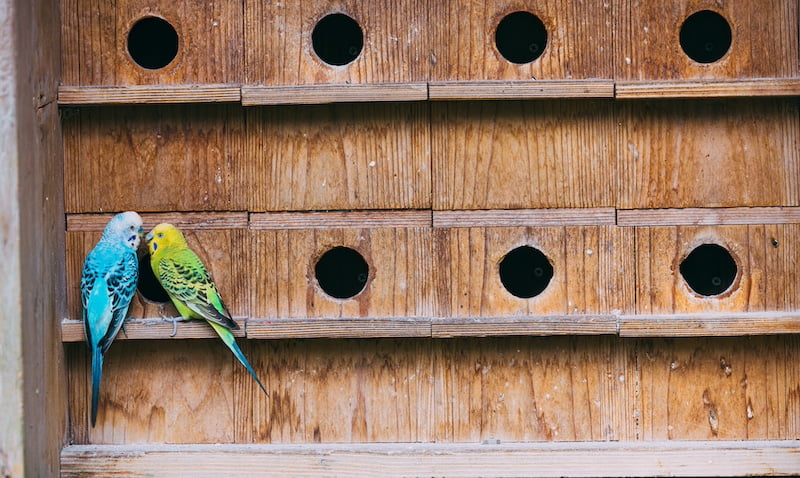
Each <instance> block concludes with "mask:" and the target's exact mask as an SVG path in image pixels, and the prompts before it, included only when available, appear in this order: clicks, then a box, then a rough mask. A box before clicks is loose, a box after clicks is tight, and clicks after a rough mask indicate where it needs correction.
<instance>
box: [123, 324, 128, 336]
mask: <svg viewBox="0 0 800 478" xmlns="http://www.w3.org/2000/svg"><path fill="white" fill-rule="evenodd" d="M122 333H123V334H124V335H125V338H126V339H127V338H128V331H127V330H125V322H124V321H123V322H122Z"/></svg>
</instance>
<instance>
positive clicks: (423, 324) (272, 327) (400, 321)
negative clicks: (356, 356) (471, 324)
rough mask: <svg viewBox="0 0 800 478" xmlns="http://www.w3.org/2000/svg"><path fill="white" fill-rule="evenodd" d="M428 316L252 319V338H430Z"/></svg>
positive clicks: (248, 334)
mask: <svg viewBox="0 0 800 478" xmlns="http://www.w3.org/2000/svg"><path fill="white" fill-rule="evenodd" d="M430 336H431V320H430V318H427V317H385V318H361V319H351V318H330V319H326V318H301V319H249V320H248V321H247V337H248V338H250V339H287V338H289V339H302V338H359V337H370V338H379V337H430Z"/></svg>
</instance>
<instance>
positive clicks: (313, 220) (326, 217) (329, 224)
mask: <svg viewBox="0 0 800 478" xmlns="http://www.w3.org/2000/svg"><path fill="white" fill-rule="evenodd" d="M430 225H431V211H422V210H410V211H402V210H399V211H392V210H387V211H331V212H267V213H253V214H251V215H250V229H254V230H287V229H331V228H342V227H358V228H366V227H369V228H375V227H430Z"/></svg>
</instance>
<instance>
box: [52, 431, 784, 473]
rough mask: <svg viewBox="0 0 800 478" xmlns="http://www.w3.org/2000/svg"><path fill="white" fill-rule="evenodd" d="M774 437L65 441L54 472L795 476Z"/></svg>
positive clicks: (781, 446)
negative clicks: (205, 442)
mask: <svg viewBox="0 0 800 478" xmlns="http://www.w3.org/2000/svg"><path fill="white" fill-rule="evenodd" d="M799 456H800V444H798V442H797V441H794V440H785V441H784V440H781V441H658V442H555V443H538V442H537V443H496V444H494V443H491V444H482V445H481V444H471V443H370V444H319V443H317V444H301V445H71V446H67V447H65V448H64V449H63V451H62V453H61V476H62V477H64V478H70V477H89V476H98V477H99V476H123V475H124V476H141V477H144V476H162V477H172V476H175V477H177V476H186V475H187V474H191V475H192V476H193V477H194V478H202V477H215V478H216V477H220V476H347V477H358V476H375V474H376V472H378V470H379V471H380V475H381V476H385V477H393V476H483V477H491V476H505V477H509V476H541V477H558V476H567V477H568V476H598V477H605V476H749V475H793V474H797V473H798V472H800V459H799V458H798V457H799Z"/></svg>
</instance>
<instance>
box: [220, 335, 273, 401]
mask: <svg viewBox="0 0 800 478" xmlns="http://www.w3.org/2000/svg"><path fill="white" fill-rule="evenodd" d="M207 322H208V323H209V324H211V327H213V328H214V330H216V331H217V334H218V335H219V336H220V338H221V339H222V341H223V342H225V345H227V346H228V348H229V349H231V352H233V355H234V356H235V357H236V358H237V359H238V360H239V362H241V364H242V365H244V368H246V369H247V371H248V372H249V373H250V375H251V376H252V377H253V379H255V381H256V383H257V384H258V386H259V387H261V391H262V392H264V394H265V395H266V396H268V397H269V393H267V389H266V388H264V384H262V383H261V380H259V379H258V376H257V375H256V372H255V370H253V367H251V366H250V362H248V361H247V358H245V356H244V354H243V353H242V350H241V349H240V348H239V345H237V344H236V339H234V337H233V333H232V332H231V331H230V330H228V329H226V328H225V327H223V326H221V325H219V324H216V323H214V322H211V321H207Z"/></svg>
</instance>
